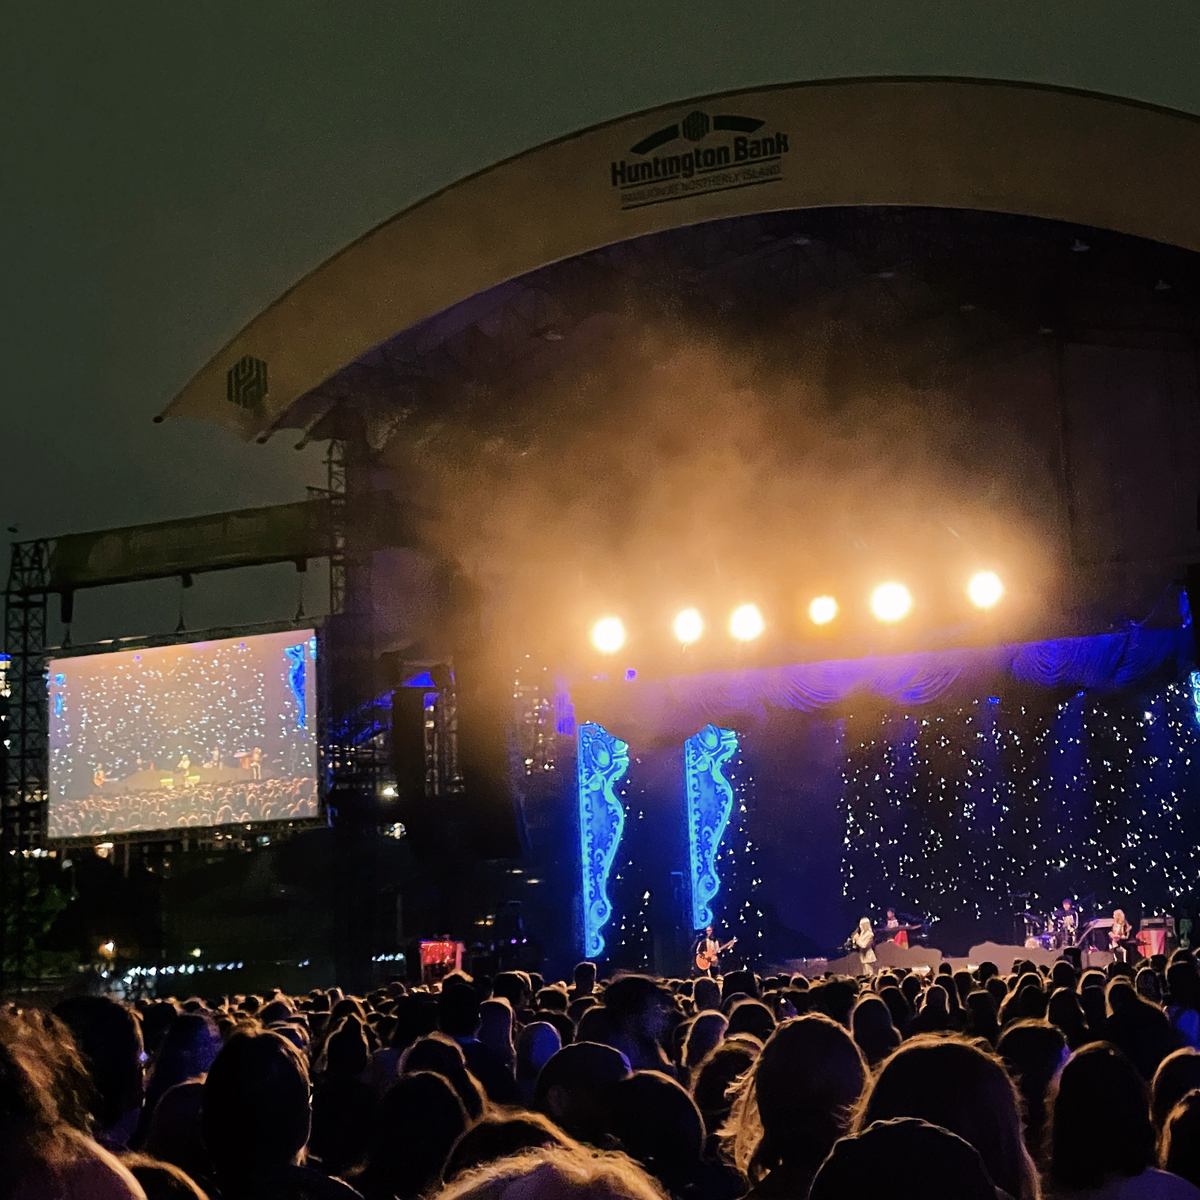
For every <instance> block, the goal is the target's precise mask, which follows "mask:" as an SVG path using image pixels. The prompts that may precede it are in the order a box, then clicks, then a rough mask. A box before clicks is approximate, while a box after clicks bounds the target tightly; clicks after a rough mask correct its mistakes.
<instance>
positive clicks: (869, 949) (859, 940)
mask: <svg viewBox="0 0 1200 1200" xmlns="http://www.w3.org/2000/svg"><path fill="white" fill-rule="evenodd" d="M850 941H851V944H852V945H853V946H854V949H855V950H857V951H858V961H859V962H860V963H861V964H862V973H863V974H864V975H873V974H874V973H875V968H874V966H873V964H874V962H875V931H874V930H873V929H872V928H871V921H870V919H869V918H868V917H863V919H862V920H861V921H859V923H858V928H857V929H856V930H855V931H854V932H853V933H852V934H851V935H850Z"/></svg>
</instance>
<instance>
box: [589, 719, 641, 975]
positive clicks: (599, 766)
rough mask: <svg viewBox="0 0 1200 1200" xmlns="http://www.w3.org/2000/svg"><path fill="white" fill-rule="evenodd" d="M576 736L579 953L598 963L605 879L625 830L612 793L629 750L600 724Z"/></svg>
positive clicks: (607, 913) (607, 907)
mask: <svg viewBox="0 0 1200 1200" xmlns="http://www.w3.org/2000/svg"><path fill="white" fill-rule="evenodd" d="M577 737H578V747H579V755H578V766H577V779H578V786H579V840H580V864H581V867H582V872H583V953H584V957H585V958H598V957H599V956H600V955H601V954H602V953H603V952H604V938H603V937H602V936H601V932H600V931H601V930H602V929H603V928H604V926H605V924H606V923H607V921H608V919H609V917H611V916H612V905H611V904H610V903H609V901H608V875H609V872H610V871H611V870H612V865H613V859H614V858H615V857H616V853H617V847H618V846H619V845H620V844H621V834H622V833H623V832H624V830H625V810H624V808H622V807H621V802H620V800H618V799H617V796H616V792H615V791H614V789H615V788H616V786H617V784H618V783H619V782H620V781H621V779H622V777H623V776H624V774H625V772H626V771H627V770H628V769H629V747H628V745H626V743H624V742H622V741H621V740H620V739H619V738H615V737H613V735H612V734H611V733H609V732H608V730H607V729H605V728H604V727H603V726H600V725H592V724H584V725H580V726H579V727H578V733H577Z"/></svg>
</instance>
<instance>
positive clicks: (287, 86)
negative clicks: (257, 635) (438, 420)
mask: <svg viewBox="0 0 1200 1200" xmlns="http://www.w3.org/2000/svg"><path fill="white" fill-rule="evenodd" d="M1197 46H1200V6H1197V5H1196V4H1195V3H1194V2H1192V0H1163V2H1161V3H1158V4H1155V5H1154V6H1152V10H1151V8H1150V6H1145V5H1133V4H1129V3H1116V2H1112V0H1109V2H1105V0H1099V2H1097V0H1092V2H1090V3H1083V2H1080V3H1063V2H1059V3H1054V2H1053V0H1023V2H1016V3H1014V2H1012V0H1005V2H986V3H985V2H983V0H975V2H974V3H964V2H962V0H960V2H959V3H948V2H945V0H943V2H942V3H935V2H932V0H930V2H926V3H917V2H915V0H908V2H905V0H878V2H874V3H865V2H859V3H853V2H846V0H843V2H841V3H835V2H833V0H824V2H823V3H812V2H804V0H762V2H759V3H754V4H750V3H730V2H729V0H721V2H717V0H693V2H691V3H687V4H684V3H670V4H668V3H663V2H661V0H656V2H653V3H647V0H635V2H626V0H620V2H618V0H606V2H605V3H604V4H578V3H565V2H563V3H536V2H531V3H526V4H522V5H515V4H511V3H484V2H483V0H476V2H475V3H470V4H468V3H453V2H451V0H437V2H433V0H427V2H426V3H413V2H411V0H409V2H408V3H395V2H392V3H365V2H360V3H350V4H346V3H342V4H337V3H332V2H331V3H324V4H319V3H304V2H301V0H288V2H286V3H285V2H283V0H236V2H232V3H206V4H198V5H181V4H170V5H163V4H161V3H135V2H132V0H130V2H127V3H122V4H116V5H85V4H81V3H78V2H77V0H71V2H68V3H60V2H56V0H38V3H35V4H25V5H18V4H15V3H8V4H5V5H4V6H3V10H2V12H0V281H2V288H0V351H2V361H3V376H2V379H3V383H2V385H0V386H2V390H0V412H2V418H3V419H2V424H0V528H2V527H3V526H5V525H9V524H15V525H17V526H18V527H19V529H20V535H21V536H23V537H29V536H36V535H42V534H54V533H58V532H66V531H72V530H78V529H91V528H101V527H105V526H111V525H118V524H124V523H131V522H136V521H147V520H156V519H161V518H166V517H175V516H187V515H191V514H194V513H199V512H204V511H212V510H217V509H223V508H233V507H241V506H250V505H256V504H266V503H274V502H279V501H284V500H291V499H298V498H300V497H302V495H303V487H304V485H305V484H306V483H319V482H320V481H321V478H322V470H321V467H320V464H319V459H320V452H319V449H318V448H315V447H314V448H311V449H310V450H308V451H306V452H304V453H303V454H298V453H296V452H295V451H294V450H293V449H292V446H293V445H294V441H295V437H294V435H293V434H292V433H287V434H284V435H282V436H280V437H277V438H276V439H275V440H274V442H273V443H271V444H270V445H268V446H265V447H264V446H256V445H248V446H247V445H243V444H241V443H240V442H239V441H237V439H235V438H234V436H233V435H232V434H230V433H228V432H226V431H224V430H221V429H216V428H211V427H208V426H205V425H201V424H198V423H194V422H185V421H176V422H169V423H166V424H164V425H158V426H156V425H153V424H152V423H151V417H152V416H153V415H154V414H155V413H156V412H158V411H159V410H160V409H161V408H162V407H163V406H164V405H165V404H166V402H167V401H168V400H169V399H170V398H171V397H172V396H173V395H174V393H175V392H176V391H177V390H178V389H179V388H180V387H181V386H182V385H183V384H184V383H185V382H186V381H187V380H188V378H189V377H190V376H191V375H192V374H193V372H194V371H195V370H196V369H197V368H198V367H200V366H201V365H202V364H203V362H204V361H205V360H206V359H207V358H208V357H209V356H210V355H211V354H212V353H213V352H214V351H215V350H216V349H217V348H218V347H219V346H220V345H221V344H222V343H224V342H225V341H226V340H227V339H228V338H229V337H231V336H232V335H233V334H234V333H235V332H236V331H237V330H238V329H239V328H240V327H241V326H242V325H244V324H245V323H246V322H247V321H249V320H250V319H251V318H252V317H254V316H255V315H256V314H257V313H258V312H259V311H261V309H262V308H264V307H265V306H266V305H267V304H268V303H269V302H270V301H271V300H273V299H274V298H275V297H276V296H277V295H278V294H279V293H280V292H282V291H283V290H284V289H285V288H287V287H288V286H289V285H290V284H292V283H293V282H295V281H296V279H297V278H299V277H300V276H301V275H302V274H304V273H305V272H307V271H309V270H311V269H312V268H313V267H315V266H317V265H318V264H319V263H320V262H322V261H323V260H324V259H325V258H327V257H328V256H329V255H331V254H332V253H334V252H335V251H336V250H338V249H339V248H340V247H341V246H343V245H345V244H346V243H347V242H349V241H350V240H352V239H353V238H355V237H357V236H359V235H360V234H361V233H363V232H364V231H365V230H367V229H369V228H370V227H371V226H373V225H375V224H377V223H378V222H379V221H382V220H384V219H386V218H387V217H389V216H391V215H392V214H393V213H395V212H396V211H398V210H400V209H402V208H404V207H406V206H407V205H409V204H411V203H412V202H413V201H415V200H417V199H419V198H420V197H422V196H424V195H426V194H428V193H429V192H431V191H433V190H434V189H436V188H438V187H441V186H443V185H445V184H446V183H449V182H451V181H453V180H454V179H456V178H459V177H461V176H463V175H465V174H467V173H469V172H471V171H474V170H477V169H479V168H481V167H484V166H487V165H488V164H490V163H493V162H496V161H497V160H499V159H501V158H504V157H506V156H507V155H510V154H513V153H515V152H517V151H520V150H522V149H526V148H528V147H530V146H533V145H537V144H538V143H540V142H543V141H545V140H547V139H549V138H552V137H556V136H559V135H562V134H565V133H569V132H571V131H572V130H575V129H579V128H582V127H584V126H587V125H590V124H594V123H595V122H598V121H601V120H605V119H608V118H611V117H615V116H619V115H621V114H624V113H628V112H632V111H635V110H637V109H641V108H645V107H649V106H651V105H655V104H660V103H666V102H669V101H673V100H678V99H683V98H686V97H689V96H693V95H703V94H706V93H709V92H714V91H718V90H725V89H730V88H738V87H746V86H755V85H760V84H767V83H777V82H787V81H790V80H796V79H807V78H828V77H837V76H848V75H875V74H879V75H887V74H938V75H967V76H984V77H995V78H1010V79H1027V80H1034V81H1040V82H1048V83H1059V84H1067V85H1072V86H1077V87H1083V88H1091V89H1095V90H1099V91H1108V92H1112V93H1116V94H1122V95H1128V96H1133V97H1136V98H1139V99H1144V100H1150V101H1154V102H1157V103H1161V104H1166V105H1171V106H1174V107H1178V108H1185V109H1190V110H1192V111H1200V75H1198V74H1197V72H1196V70H1195V61H1196V58H1195V56H1196V48H1197ZM289 571H290V569H284V570H283V571H282V572H280V571H274V572H268V573H264V577H263V582H262V584H261V588H259V589H258V590H257V591H256V590H255V589H254V588H251V590H250V593H249V594H248V593H247V592H246V589H245V588H244V587H240V588H234V589H233V590H232V591H231V590H230V588H229V586H227V585H226V584H224V583H220V584H214V583H212V581H201V582H200V583H199V584H198V585H197V588H196V589H195V593H194V594H193V595H191V596H189V597H188V604H189V606H190V607H189V608H188V619H189V623H190V624H193V625H195V624H202V623H207V622H209V621H214V620H224V619H230V620H232V619H251V618H252V617H261V618H263V619H269V618H277V617H281V616H291V609H293V608H294V606H295V586H294V581H293V579H292V578H291V576H290V574H289ZM256 586H257V585H256ZM234 592H236V593H237V595H238V597H239V598H238V599H237V600H236V602H235V601H234V600H233V599H231V598H230V597H231V596H233V593H234ZM176 593H177V589H176V588H175V586H174V585H173V584H162V585H154V586H153V587H143V588H141V589H140V590H138V589H133V590H132V591H129V590H127V591H124V592H116V593H111V594H110V595H108V596H107V597H105V598H103V599H102V600H101V599H96V598H91V597H89V598H88V599H87V600H85V601H84V602H82V603H81V615H80V624H81V625H83V626H86V630H85V633H86V635H87V636H96V635H99V634H102V633H109V632H119V631H121V630H122V629H126V628H130V627H131V625H130V622H131V621H132V622H133V624H135V625H136V624H137V623H138V622H146V621H148V620H151V617H150V616H149V615H148V614H151V613H152V614H153V618H152V623H154V624H155V625H156V626H163V625H164V624H165V625H166V626H167V627H173V625H174V621H175V618H176V616H177V611H176V605H177V598H176ZM248 596H249V598H247V597H248ZM284 609H287V610H288V611H286V612H285V611H283V610H284ZM135 612H136V614H137V616H136V618H135V617H132V616H131V615H130V614H132V613H135Z"/></svg>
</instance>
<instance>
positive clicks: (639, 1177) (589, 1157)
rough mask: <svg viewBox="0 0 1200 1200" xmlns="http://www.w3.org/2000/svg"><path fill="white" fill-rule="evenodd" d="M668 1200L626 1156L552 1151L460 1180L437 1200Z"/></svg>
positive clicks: (517, 1158) (511, 1160)
mask: <svg viewBox="0 0 1200 1200" xmlns="http://www.w3.org/2000/svg"><path fill="white" fill-rule="evenodd" d="M510 1193H511V1196H512V1197H513V1200H515V1198H516V1197H520V1200H562V1197H564V1196H570V1197H571V1200H665V1194H664V1193H663V1191H662V1190H661V1189H660V1188H659V1186H658V1185H657V1184H656V1183H655V1182H654V1180H653V1179H651V1177H650V1176H649V1175H647V1174H646V1172H645V1171H643V1170H642V1169H641V1167H639V1166H638V1165H637V1164H636V1163H634V1162H632V1161H631V1160H630V1159H629V1158H627V1157H626V1156H625V1155H624V1154H600V1153H595V1152H592V1151H588V1150H574V1149H570V1150H566V1149H562V1148H560V1147H548V1148H544V1149H540V1150H530V1151H529V1152H528V1153H526V1154H519V1155H516V1156H514V1157H512V1158H505V1159H501V1160H500V1161H499V1162H495V1163H492V1164H490V1165H489V1166H486V1167H480V1168H479V1169H478V1170H476V1171H468V1172H466V1173H465V1174H463V1175H460V1176H459V1177H458V1178H457V1179H456V1180H454V1182H453V1183H451V1184H450V1185H449V1187H447V1188H446V1189H444V1190H443V1191H442V1192H440V1193H439V1194H438V1197H437V1200H505V1198H506V1197H508V1196H509V1195H510Z"/></svg>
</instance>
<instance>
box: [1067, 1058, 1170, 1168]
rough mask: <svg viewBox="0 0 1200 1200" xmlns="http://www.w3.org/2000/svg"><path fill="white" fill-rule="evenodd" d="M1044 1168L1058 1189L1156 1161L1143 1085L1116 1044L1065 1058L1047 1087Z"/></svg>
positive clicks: (1148, 1109) (1148, 1107) (1144, 1086)
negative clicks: (1046, 1166)
mask: <svg viewBox="0 0 1200 1200" xmlns="http://www.w3.org/2000/svg"><path fill="white" fill-rule="evenodd" d="M1047 1126H1048V1131H1049V1132H1048V1140H1047V1154H1046V1158H1047V1164H1048V1168H1049V1177H1050V1179H1051V1180H1052V1181H1053V1182H1054V1184H1055V1186H1056V1188H1061V1189H1071V1188H1074V1189H1083V1188H1095V1187H1099V1186H1101V1185H1102V1184H1103V1183H1104V1182H1105V1181H1106V1180H1108V1179H1109V1178H1111V1177H1113V1176H1124V1177H1130V1176H1133V1175H1140V1174H1141V1173H1142V1172H1143V1171H1144V1170H1145V1169H1146V1168H1147V1167H1148V1166H1150V1165H1151V1164H1152V1163H1153V1161H1154V1127H1153V1125H1152V1124H1151V1123H1150V1105H1149V1099H1148V1097H1147V1094H1146V1083H1145V1081H1144V1080H1143V1079H1142V1077H1141V1075H1139V1074H1138V1070H1137V1068H1136V1067H1135V1066H1134V1065H1133V1063H1132V1062H1130V1061H1129V1059H1128V1058H1126V1057H1125V1055H1124V1054H1122V1053H1121V1051H1120V1050H1118V1049H1117V1048H1116V1047H1115V1046H1112V1045H1109V1044H1108V1043H1107V1042H1093V1043H1092V1044H1091V1045H1088V1046H1084V1047H1083V1048H1082V1049H1081V1050H1076V1051H1075V1053H1074V1054H1072V1055H1071V1057H1070V1058H1069V1059H1068V1060H1067V1064H1066V1066H1064V1067H1063V1069H1062V1072H1061V1074H1060V1075H1059V1077H1058V1082H1057V1084H1056V1085H1055V1086H1054V1087H1053V1088H1052V1089H1051V1093H1050V1103H1049V1118H1048V1122H1047Z"/></svg>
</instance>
